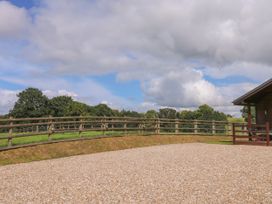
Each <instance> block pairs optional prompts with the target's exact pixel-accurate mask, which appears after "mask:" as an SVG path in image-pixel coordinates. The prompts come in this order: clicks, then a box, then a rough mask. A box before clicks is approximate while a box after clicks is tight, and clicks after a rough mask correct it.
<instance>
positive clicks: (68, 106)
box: [6, 88, 229, 121]
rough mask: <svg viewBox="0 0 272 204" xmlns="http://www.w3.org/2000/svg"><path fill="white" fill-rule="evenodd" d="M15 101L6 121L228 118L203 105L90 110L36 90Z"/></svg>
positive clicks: (61, 97) (25, 93)
mask: <svg viewBox="0 0 272 204" xmlns="http://www.w3.org/2000/svg"><path fill="white" fill-rule="evenodd" d="M17 96H18V100H17V101H16V103H15V105H14V107H13V108H12V109H11V110H10V112H9V114H7V115H6V117H9V116H12V117H15V118H31V117H43V116H46V117H47V116H49V115H51V116H53V117H62V116H108V117H110V116H118V117H145V118H169V119H186V120H217V121H226V120H227V118H228V117H229V115H226V114H224V113H223V112H219V111H216V110H214V109H213V108H212V107H210V106H208V105H202V106H200V107H199V108H198V109H197V110H194V111H190V110H184V111H181V112H178V111H176V110H175V109H172V108H162V109H159V111H156V110H148V111H147V112H145V113H139V112H136V111H131V110H121V111H119V110H115V109H111V108H110V107H109V106H107V105H106V104H98V105H96V106H90V105H87V104H85V103H82V102H79V101H75V100H73V98H72V97H70V96H56V97H53V98H51V99H49V98H48V97H47V96H45V95H44V94H43V93H42V91H41V90H39V89H37V88H27V89H25V90H23V91H22V92H20V93H18V94H17Z"/></svg>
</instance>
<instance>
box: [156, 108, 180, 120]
mask: <svg viewBox="0 0 272 204" xmlns="http://www.w3.org/2000/svg"><path fill="white" fill-rule="evenodd" d="M159 117H160V118H169V119H175V118H176V117H177V111H176V110H175V109H172V108H163V109H160V110H159Z"/></svg>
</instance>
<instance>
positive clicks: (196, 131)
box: [194, 120, 198, 135]
mask: <svg viewBox="0 0 272 204" xmlns="http://www.w3.org/2000/svg"><path fill="white" fill-rule="evenodd" d="M197 128H198V124H197V120H194V134H196V135H197V133H198V129H197Z"/></svg>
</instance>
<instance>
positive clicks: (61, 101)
mask: <svg viewBox="0 0 272 204" xmlns="http://www.w3.org/2000/svg"><path fill="white" fill-rule="evenodd" d="M73 102H74V101H73V99H72V98H71V97H70V96H56V97H54V98H52V99H51V100H50V101H49V107H50V112H51V115H52V116H54V117H61V116H64V115H66V114H67V113H68V111H69V110H68V109H69V108H71V104H72V103H73ZM70 110H71V109H70ZM68 115H69V113H68Z"/></svg>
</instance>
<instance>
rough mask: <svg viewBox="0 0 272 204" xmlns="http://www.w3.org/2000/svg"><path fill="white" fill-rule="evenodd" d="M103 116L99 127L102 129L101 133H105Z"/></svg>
mask: <svg viewBox="0 0 272 204" xmlns="http://www.w3.org/2000/svg"><path fill="white" fill-rule="evenodd" d="M105 122H106V121H105V117H104V118H103V119H101V129H102V133H103V135H105V129H106V123H105Z"/></svg>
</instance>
